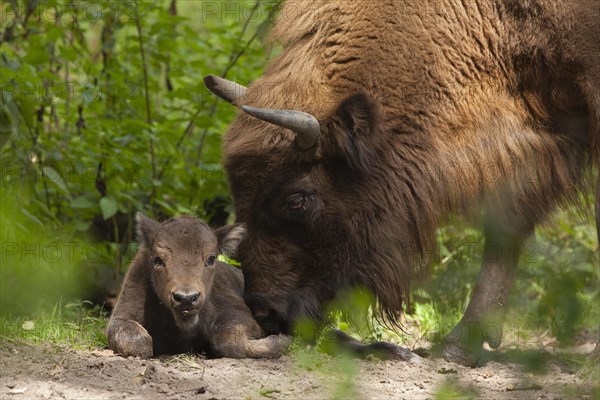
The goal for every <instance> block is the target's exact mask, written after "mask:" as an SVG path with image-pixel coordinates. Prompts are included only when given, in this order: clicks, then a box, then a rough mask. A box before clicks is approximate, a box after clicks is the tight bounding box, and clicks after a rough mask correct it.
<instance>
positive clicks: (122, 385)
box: [0, 341, 597, 400]
mask: <svg viewBox="0 0 600 400" xmlns="http://www.w3.org/2000/svg"><path fill="white" fill-rule="evenodd" d="M580 350H581V351H587V350H591V345H589V346H583V348H582V349H580ZM312 354H313V357H317V361H316V362H315V359H314V358H313V359H310V360H306V359H304V358H303V356H302V355H299V354H297V353H296V354H295V353H292V355H289V356H283V357H281V358H279V359H270V360H250V359H246V360H234V359H217V360H206V359H203V358H201V357H195V356H189V355H184V356H179V357H171V358H163V359H152V360H142V359H138V358H128V359H125V358H122V357H119V356H115V355H114V354H113V353H112V351H110V350H98V351H91V352H90V351H88V352H85V351H75V350H69V349H65V348H61V347H57V346H50V345H44V346H34V345H30V344H24V343H14V342H9V341H3V342H1V343H0V385H1V387H0V398H1V399H15V400H20V399H162V398H165V399H304V400H308V399H327V398H365V399H438V398H448V397H446V396H448V395H449V394H450V393H452V390H454V393H456V392H457V390H458V393H460V395H459V396H457V397H451V398H455V399H456V398H464V397H469V398H481V399H511V400H512V399H563V398H580V399H593V398H595V396H596V395H597V394H596V395H595V394H594V393H593V392H592V389H590V388H589V386H588V385H587V384H585V383H584V382H583V381H582V380H580V379H579V378H578V377H577V375H576V374H575V372H576V371H574V370H572V367H569V366H568V365H567V364H565V363H564V362H562V361H558V360H559V358H555V361H550V362H549V364H548V366H547V368H546V371H545V373H543V374H534V373H531V372H526V371H525V369H524V367H523V366H522V365H519V364H515V363H512V362H510V361H500V362H499V361H492V362H488V363H487V364H486V365H484V366H483V367H480V368H476V369H470V368H464V367H460V366H457V365H454V364H450V363H447V362H445V361H443V360H439V359H429V358H428V359H423V360H422V362H421V363H419V364H408V363H402V362H391V361H385V362H384V361H377V360H373V361H358V360H352V361H348V360H345V361H344V360H339V359H338V357H329V356H316V355H315V354H314V353H312ZM444 393H445V394H446V395H444Z"/></svg>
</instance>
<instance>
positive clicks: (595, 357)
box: [591, 173, 600, 368]
mask: <svg viewBox="0 0 600 400" xmlns="http://www.w3.org/2000/svg"><path fill="white" fill-rule="evenodd" d="M596 231H597V233H598V243H600V173H599V174H598V183H597V184H596ZM598 252H599V253H600V246H598ZM598 336H599V337H598V342H596V348H595V349H594V351H593V352H592V354H591V359H592V361H593V362H595V363H596V368H598V364H600V334H599V335H598Z"/></svg>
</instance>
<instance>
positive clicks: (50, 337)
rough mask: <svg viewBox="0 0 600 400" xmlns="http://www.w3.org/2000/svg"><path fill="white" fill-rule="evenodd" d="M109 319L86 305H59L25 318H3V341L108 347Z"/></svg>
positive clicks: (0, 320)
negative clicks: (107, 328) (107, 331)
mask: <svg viewBox="0 0 600 400" xmlns="http://www.w3.org/2000/svg"><path fill="white" fill-rule="evenodd" d="M105 328H106V317H105V315H104V313H103V312H102V311H100V310H98V309H95V308H90V307H89V305H87V304H83V303H82V304H80V303H70V304H66V305H64V306H63V305H62V304H61V303H56V304H55V305H54V307H53V308H50V309H48V310H43V311H38V312H35V313H34V314H32V315H31V316H29V317H27V318H25V317H21V316H11V315H0V338H2V339H4V340H25V341H28V342H31V343H37V344H42V343H52V344H57V345H67V346H69V347H71V348H75V349H86V350H92V349H97V348H99V347H105V346H106V345H107V341H106V336H105V334H104V330H105Z"/></svg>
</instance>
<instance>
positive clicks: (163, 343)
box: [107, 213, 290, 358]
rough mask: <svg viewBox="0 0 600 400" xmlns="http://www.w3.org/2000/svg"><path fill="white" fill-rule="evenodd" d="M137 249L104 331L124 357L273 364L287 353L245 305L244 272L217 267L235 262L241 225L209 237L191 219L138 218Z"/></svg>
mask: <svg viewBox="0 0 600 400" xmlns="http://www.w3.org/2000/svg"><path fill="white" fill-rule="evenodd" d="M137 224H138V227H137V231H138V241H139V244H140V248H139V250H138V253H137V255H136V256H135V259H134V260H133V262H132V264H131V267H130V268H129V272H128V273H127V276H126V277H125V281H124V282H123V288H122V289H121V293H120V295H119V299H118V301H117V305H116V307H115V310H114V312H113V314H112V317H111V319H110V322H109V324H108V328H107V335H108V343H109V346H110V348H111V349H113V350H114V351H115V353H118V354H121V355H123V356H140V357H151V356H153V355H154V356H155V355H159V354H175V353H181V352H186V351H205V352H206V353H207V354H208V355H209V356H217V357H232V358H242V357H272V356H277V355H280V354H281V353H282V352H283V351H284V350H285V349H286V348H287V346H288V345H289V343H290V339H289V338H288V337H287V336H284V335H275V336H269V337H266V338H265V337H264V336H265V335H264V333H263V331H262V329H261V328H260V327H259V325H258V324H257V322H256V321H255V320H254V318H253V317H252V314H251V313H250V310H249V309H248V307H247V306H246V304H245V303H244V300H243V290H244V282H243V276H242V272H241V271H240V270H239V269H237V268H235V267H232V266H230V265H227V264H224V263H221V262H219V261H217V255H218V254H219V253H222V254H225V255H228V256H234V253H235V251H236V249H237V246H238V243H239V242H240V240H241V239H242V237H243V236H244V234H245V228H244V227H243V226H242V225H240V224H235V225H230V226H226V227H224V228H220V229H217V230H215V231H212V230H211V229H210V228H209V227H208V226H207V225H206V224H205V223H203V222H202V221H200V220H199V219H197V218H194V217H177V218H172V219H170V220H168V221H165V222H163V223H158V222H156V221H154V220H152V219H149V218H147V217H145V216H144V215H143V214H141V213H140V214H138V215H137Z"/></svg>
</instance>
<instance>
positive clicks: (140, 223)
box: [135, 212, 159, 245]
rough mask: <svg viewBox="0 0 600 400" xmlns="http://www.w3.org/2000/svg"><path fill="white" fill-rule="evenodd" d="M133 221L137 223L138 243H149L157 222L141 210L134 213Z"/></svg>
mask: <svg viewBox="0 0 600 400" xmlns="http://www.w3.org/2000/svg"><path fill="white" fill-rule="evenodd" d="M135 221H136V223H137V241H138V243H139V244H140V245H144V244H146V245H150V244H151V242H152V238H153V237H154V232H156V228H157V227H158V225H159V223H158V222H156V221H155V220H153V219H151V218H148V217H146V216H145V215H144V214H142V213H141V212H139V213H137V214H136V216H135Z"/></svg>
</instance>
